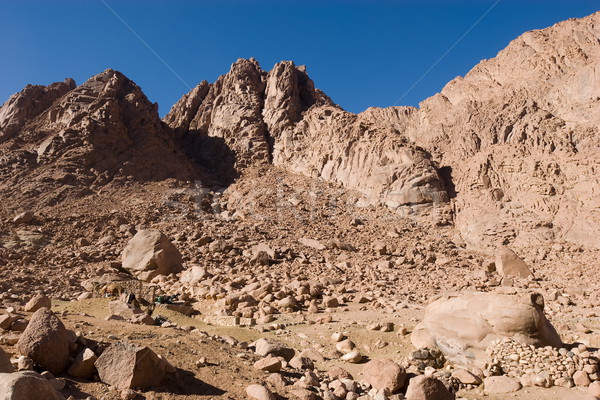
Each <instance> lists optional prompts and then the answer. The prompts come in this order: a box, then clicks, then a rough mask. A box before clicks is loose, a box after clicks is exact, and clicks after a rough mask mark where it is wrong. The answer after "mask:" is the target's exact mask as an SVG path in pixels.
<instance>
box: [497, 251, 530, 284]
mask: <svg viewBox="0 0 600 400" xmlns="http://www.w3.org/2000/svg"><path fill="white" fill-rule="evenodd" d="M496 271H498V274H500V275H501V276H515V277H517V278H529V277H531V276H533V274H532V273H531V271H530V270H529V268H528V267H527V264H525V262H524V261H523V260H522V259H521V258H520V257H519V256H518V255H517V254H515V252H514V251H512V250H511V249H509V248H508V247H506V246H500V247H498V249H497V250H496ZM508 286H512V283H511V284H510V285H508Z"/></svg>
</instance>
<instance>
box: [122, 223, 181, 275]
mask: <svg viewBox="0 0 600 400" xmlns="http://www.w3.org/2000/svg"><path fill="white" fill-rule="evenodd" d="M122 260H123V268H125V269H126V270H127V271H129V272H131V273H132V274H133V275H135V276H136V277H137V278H138V279H140V280H142V281H150V280H151V279H152V278H154V277H155V276H157V275H169V274H171V273H178V272H181V271H182V270H183V266H182V257H181V253H180V252H179V250H177V248H175V246H173V243H171V241H170V240H169V238H167V237H166V236H165V235H164V234H163V233H162V232H160V231H159V230H157V229H142V230H140V231H138V232H137V233H136V234H135V236H134V237H133V238H131V240H130V241H129V243H128V244H127V246H126V247H125V249H124V250H123V254H122Z"/></svg>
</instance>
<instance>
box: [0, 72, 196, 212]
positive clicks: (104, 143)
mask: <svg viewBox="0 0 600 400" xmlns="http://www.w3.org/2000/svg"><path fill="white" fill-rule="evenodd" d="M65 82H66V83H55V84H52V85H50V86H48V87H46V88H44V87H38V86H28V87H27V88H25V89H24V90H23V91H22V92H21V93H19V94H17V95H15V96H13V97H11V100H9V101H8V102H7V103H5V104H4V105H3V106H2V108H0V116H1V117H2V118H0V126H2V127H8V130H3V134H4V136H3V137H4V143H3V144H1V146H2V148H3V149H4V150H6V151H4V157H3V159H2V160H0V178H2V180H1V182H2V184H0V191H1V192H2V193H3V196H10V197H11V198H12V199H13V200H18V199H21V200H24V199H27V200H32V198H35V200H36V203H37V204H40V203H41V204H44V203H52V202H56V201H60V200H61V199H64V198H65V197H66V196H82V195H86V194H90V193H94V191H95V190H97V189H98V188H100V187H103V186H104V185H106V184H108V183H114V184H116V185H121V184H123V183H125V182H127V181H129V180H136V181H141V182H144V181H154V180H164V179H167V178H181V179H193V177H194V176H195V175H197V172H196V169H197V168H196V166H195V164H194V163H193V162H192V161H191V160H190V159H188V158H187V157H186V156H185V155H184V153H183V152H182V151H181V150H180V149H179V148H178V147H177V146H176V145H175V142H174V140H173V137H172V135H171V134H170V132H169V130H168V128H167V127H166V126H165V125H164V124H163V123H162V121H161V120H160V118H159V116H158V112H157V106H156V104H152V103H151V102H150V101H148V99H147V98H146V96H145V95H144V94H143V93H142V91H141V89H140V88H139V87H138V86H137V85H136V84H135V83H133V82H132V81H130V80H129V79H127V78H126V77H125V76H124V75H123V74H121V73H120V72H117V71H113V70H110V69H109V70H106V71H104V72H102V73H101V74H98V75H96V76H94V77H92V78H90V79H89V80H88V81H87V82H85V83H84V84H82V85H81V86H78V87H74V86H75V83H74V82H73V81H72V80H70V79H68V80H66V81H65ZM17 127H20V128H19V129H18V133H15V130H16V129H17Z"/></svg>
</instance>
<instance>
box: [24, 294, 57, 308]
mask: <svg viewBox="0 0 600 400" xmlns="http://www.w3.org/2000/svg"><path fill="white" fill-rule="evenodd" d="M43 307H45V308H47V309H50V308H52V300H50V298H49V297H48V296H44V295H43V294H38V295H36V296H33V297H32V298H31V300H29V301H28V302H27V304H25V311H27V312H35V311H37V310H39V309H40V308H43Z"/></svg>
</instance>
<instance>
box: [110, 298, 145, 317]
mask: <svg viewBox="0 0 600 400" xmlns="http://www.w3.org/2000/svg"><path fill="white" fill-rule="evenodd" d="M108 311H109V312H110V315H115V316H117V317H121V318H123V319H131V318H132V317H133V316H134V315H139V314H143V312H142V310H141V309H140V308H139V307H135V306H133V305H131V304H128V303H125V302H124V301H121V300H113V301H110V302H109V303H108Z"/></svg>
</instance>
